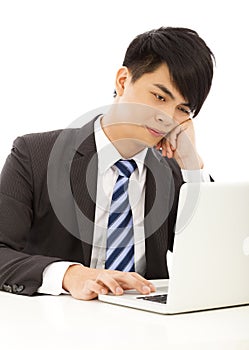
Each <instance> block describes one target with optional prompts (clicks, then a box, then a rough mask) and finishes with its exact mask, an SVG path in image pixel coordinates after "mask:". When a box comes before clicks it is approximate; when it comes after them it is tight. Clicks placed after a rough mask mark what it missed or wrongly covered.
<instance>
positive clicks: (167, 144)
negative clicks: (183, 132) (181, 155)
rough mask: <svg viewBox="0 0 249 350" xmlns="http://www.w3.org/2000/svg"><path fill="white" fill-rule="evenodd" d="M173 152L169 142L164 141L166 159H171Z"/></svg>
mask: <svg viewBox="0 0 249 350" xmlns="http://www.w3.org/2000/svg"><path fill="white" fill-rule="evenodd" d="M173 155H174V154H173V151H172V148H171V144H170V142H169V140H167V141H166V156H167V157H168V158H172V157H173Z"/></svg>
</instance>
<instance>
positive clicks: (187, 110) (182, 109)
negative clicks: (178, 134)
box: [178, 107, 191, 115]
mask: <svg viewBox="0 0 249 350" xmlns="http://www.w3.org/2000/svg"><path fill="white" fill-rule="evenodd" d="M178 109H179V111H181V112H183V113H185V114H187V115H190V114H191V111H190V110H189V109H186V108H183V107H178Z"/></svg>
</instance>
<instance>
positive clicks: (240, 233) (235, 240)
mask: <svg viewBox="0 0 249 350" xmlns="http://www.w3.org/2000/svg"><path fill="white" fill-rule="evenodd" d="M152 282H153V283H154V284H155V286H156V287H157V290H156V292H154V293H151V294H149V295H146V296H145V295H139V293H138V292H137V291H135V290H129V291H125V293H124V294H123V295H121V296H115V295H113V294H111V293H109V294H107V295H99V300H101V301H103V302H108V303H112V304H116V305H122V306H127V307H132V308H137V309H141V310H147V311H151V312H157V313H160V314H177V313H185V312H192V311H200V310H209V309H215V308H223V307H231V306H238V305H247V304H249V183H218V182H212V183H186V184H184V185H183V186H182V187H181V191H180V197H179V204H178V214H177V221H176V234H175V241H174V252H173V254H172V266H171V271H170V279H168V280H153V281H152Z"/></svg>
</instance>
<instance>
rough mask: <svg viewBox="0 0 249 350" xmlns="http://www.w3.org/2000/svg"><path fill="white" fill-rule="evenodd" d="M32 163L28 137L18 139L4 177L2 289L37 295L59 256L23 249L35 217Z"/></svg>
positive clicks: (0, 190)
mask: <svg viewBox="0 0 249 350" xmlns="http://www.w3.org/2000/svg"><path fill="white" fill-rule="evenodd" d="M33 181H34V179H33V175H32V164H31V161H30V157H29V151H28V148H27V146H26V143H25V140H24V139H23V138H22V137H19V138H17V139H16V140H15V142H14V144H13V148H12V150H11V154H10V155H9V156H8V158H7V160H6V163H5V165H4V167H3V170H2V172H1V176H0V290H4V291H7V292H11V293H19V294H24V295H33V294H35V293H36V291H37V289H38V288H39V286H41V284H42V273H43V270H44V269H45V268H46V266H47V265H49V264H50V263H52V262H55V261H61V259H59V258H54V257H48V256H41V255H28V254H26V253H24V252H23V250H24V248H25V244H26V241H27V237H28V234H29V231H30V229H31V227H32V220H33V209H32V205H33Z"/></svg>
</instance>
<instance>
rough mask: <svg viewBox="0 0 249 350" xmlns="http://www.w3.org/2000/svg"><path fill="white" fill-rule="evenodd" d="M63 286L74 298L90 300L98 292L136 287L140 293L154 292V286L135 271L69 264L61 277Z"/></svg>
mask: <svg viewBox="0 0 249 350" xmlns="http://www.w3.org/2000/svg"><path fill="white" fill-rule="evenodd" d="M62 286H63V288H64V289H65V290H66V291H68V292H69V293H70V294H71V295H72V296H73V297H74V298H76V299H81V300H91V299H94V298H96V297H97V296H98V294H107V293H108V292H112V293H113V294H115V295H121V294H123V292H124V290H127V289H136V290H137V291H138V292H139V293H141V294H149V293H150V292H155V290H156V289H155V287H154V285H153V284H151V283H150V282H149V281H147V280H146V279H144V278H143V277H142V276H140V275H139V274H138V273H136V272H122V271H112V270H97V269H91V268H88V267H85V266H82V265H71V266H69V268H68V269H67V271H66V273H65V275H64V278H63V284H62Z"/></svg>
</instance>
